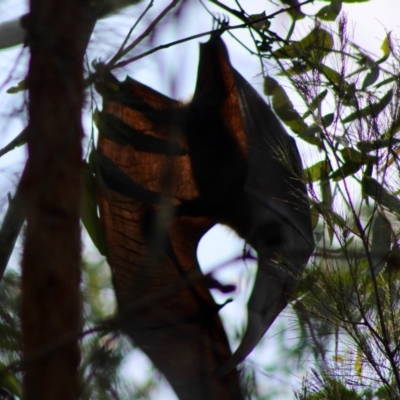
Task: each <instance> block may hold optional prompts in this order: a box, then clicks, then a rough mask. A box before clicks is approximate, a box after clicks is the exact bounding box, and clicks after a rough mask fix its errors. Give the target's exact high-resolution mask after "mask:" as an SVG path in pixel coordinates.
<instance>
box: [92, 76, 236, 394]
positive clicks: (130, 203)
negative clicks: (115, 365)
mask: <svg viewBox="0 0 400 400" xmlns="http://www.w3.org/2000/svg"><path fill="white" fill-rule="evenodd" d="M97 90H98V91H99V92H100V93H101V94H102V96H103V99H104V105H103V111H102V114H101V115H100V123H99V131H100V133H99V140H98V149H97V152H98V155H97V157H96V159H97V166H98V168H97V170H98V175H99V182H100V183H101V184H100V185H99V191H98V202H99V208H100V218H101V222H102V225H103V227H104V231H105V235H106V238H107V243H108V262H109V264H110V267H111V270H112V276H113V284H114V288H115V291H116V295H117V301H118V306H119V314H120V316H121V328H122V329H123V330H124V331H125V332H126V333H127V334H128V335H129V336H130V337H131V338H132V340H133V341H134V343H135V344H136V345H137V346H139V347H140V348H141V349H142V350H143V351H144V352H145V353H146V354H147V355H148V356H149V358H150V359H151V360H152V362H153V363H154V364H155V366H156V367H157V368H158V369H159V370H160V371H161V372H162V373H163V374H164V375H165V376H166V378H167V379H168V381H169V382H170V384H171V385H172V387H173V389H174V390H175V392H176V393H177V395H178V397H179V398H180V399H195V400H196V399H199V400H200V399H206V398H207V399H214V398H215V399H241V398H242V395H241V391H240V388H239V383H238V376H237V372H236V371H233V372H232V373H231V374H230V375H228V376H226V377H217V376H215V375H213V374H212V372H213V371H214V370H215V369H216V368H217V367H218V366H219V365H221V363H224V362H226V361H227V360H228V359H229V357H230V355H231V353H230V348H229V344H228V341H227V338H226V335H225V331H224V329H223V326H222V324H221V321H220V319H219V316H218V306H217V305H216V304H215V302H214V300H213V299H212V297H211V295H210V293H209V290H208V287H207V285H206V281H205V279H204V277H203V275H202V273H201V271H200V268H199V265H198V262H197V258H196V249H197V245H198V242H199V240H200V238H201V237H202V236H203V235H204V233H205V232H206V231H207V230H208V229H209V228H210V227H211V226H212V225H214V223H215V222H214V220H213V219H211V218H207V217H193V216H176V215H175V211H174V210H175V208H176V207H177V206H179V205H180V204H182V203H184V202H185V201H189V200H193V199H196V197H198V188H197V184H196V182H195V180H194V178H193V172H192V167H191V163H190V160H189V155H188V152H187V150H186V149H187V144H186V140H185V138H184V135H183V134H182V132H181V126H182V122H181V118H182V114H181V113H182V112H183V111H182V108H181V105H180V104H179V103H178V102H176V101H174V100H172V99H169V98H167V97H165V96H163V95H161V94H159V93H157V92H156V91H154V90H152V89H150V88H148V87H147V86H144V85H142V84H140V83H138V82H136V81H134V80H131V79H127V80H126V81H125V82H123V83H120V82H118V81H116V80H115V78H113V77H111V76H110V77H108V79H105V80H104V81H102V82H100V83H98V84H97Z"/></svg>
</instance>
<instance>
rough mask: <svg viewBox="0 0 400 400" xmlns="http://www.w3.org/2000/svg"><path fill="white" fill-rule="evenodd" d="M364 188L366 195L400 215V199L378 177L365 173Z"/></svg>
mask: <svg viewBox="0 0 400 400" xmlns="http://www.w3.org/2000/svg"><path fill="white" fill-rule="evenodd" d="M362 190H363V194H364V196H369V197H372V198H373V199H374V200H375V201H376V202H377V203H378V204H380V205H382V206H384V207H386V208H388V209H389V210H390V211H392V212H394V213H395V214H397V215H398V216H400V201H399V200H398V198H397V197H395V196H393V195H392V194H391V193H389V192H388V191H387V190H386V189H385V188H384V187H383V186H382V185H381V184H380V183H379V182H378V181H377V180H376V179H374V178H371V177H369V176H365V175H364V177H363V180H362Z"/></svg>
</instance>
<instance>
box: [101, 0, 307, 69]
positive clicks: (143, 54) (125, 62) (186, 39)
mask: <svg viewBox="0 0 400 400" xmlns="http://www.w3.org/2000/svg"><path fill="white" fill-rule="evenodd" d="M313 1H314V0H306V1H304V2H303V3H300V4H298V5H295V6H291V7H287V8H283V9H281V10H278V11H276V12H274V13H272V14H270V15H267V16H265V17H262V18H257V19H255V20H252V21H246V22H245V23H243V24H239V25H233V26H226V27H221V28H218V29H213V30H210V31H206V32H202V33H198V34H196V35H192V36H187V37H186V38H184V39H179V40H175V41H173V42H169V43H166V44H163V45H160V46H157V47H154V48H153V49H151V50H148V51H145V52H144V53H142V54H139V55H137V56H135V57H131V58H128V59H127V60H124V61H121V62H119V63H116V64H115V65H114V66H112V67H110V63H111V62H109V63H107V67H109V69H110V70H112V69H117V68H122V67H125V66H126V65H128V64H130V63H132V62H134V61H137V60H140V59H141V58H143V57H146V56H148V55H150V54H153V53H155V52H157V51H159V50H163V49H167V48H169V47H172V46H175V45H177V44H180V43H185V42H188V41H190V40H194V39H198V38H201V37H203V36H207V35H211V34H217V33H221V34H222V33H224V32H225V31H231V30H234V29H242V28H247V27H249V26H251V25H254V24H257V23H259V22H262V21H266V20H268V19H271V18H274V17H275V16H277V15H279V14H282V13H285V12H287V11H290V10H292V9H296V8H298V7H299V6H302V5H305V4H308V3H311V2H313ZM132 45H133V43H132ZM132 45H130V46H129V47H127V48H126V50H128V48H130V47H131V46H132ZM133 47H134V46H133Z"/></svg>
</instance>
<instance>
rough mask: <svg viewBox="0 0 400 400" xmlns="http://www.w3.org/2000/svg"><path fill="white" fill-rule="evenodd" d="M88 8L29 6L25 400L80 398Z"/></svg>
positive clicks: (78, 1)
mask: <svg viewBox="0 0 400 400" xmlns="http://www.w3.org/2000/svg"><path fill="white" fill-rule="evenodd" d="M86 4H87V2H86V1H82V0H65V1H61V2H60V1H57V0H31V3H30V15H29V17H28V19H27V23H26V24H27V30H28V42H29V43H28V44H29V46H30V49H31V60H30V64H29V73H28V78H27V84H28V89H29V126H30V129H29V132H28V150H29V159H28V164H27V167H26V171H25V172H26V173H25V174H24V178H23V182H22V185H23V189H24V194H25V199H26V215H27V229H26V241H25V249H24V254H23V261H22V306H21V321H22V331H23V335H22V340H23V356H24V360H25V361H26V362H27V363H26V370H25V377H24V387H23V390H24V395H23V396H24V399H26V400H28V399H29V400H33V399H35V400H38V399H40V400H50V399H60V398H62V399H63V400H69V399H77V398H79V392H80V389H79V387H80V377H79V373H78V367H79V361H80V353H79V346H78V335H77V334H78V333H79V330H80V328H81V298H80V292H79V281H80V272H79V268H80V260H81V248H80V247H81V244H80V223H79V214H80V201H81V173H82V158H81V157H82V154H81V153H82V150H81V139H82V125H81V109H82V104H83V88H84V86H83V56H84V51H85V44H86V43H85V42H86V38H87V29H85V25H86V22H87V20H85V15H86V12H87V7H86Z"/></svg>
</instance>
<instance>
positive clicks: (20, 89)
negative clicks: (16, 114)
mask: <svg viewBox="0 0 400 400" xmlns="http://www.w3.org/2000/svg"><path fill="white" fill-rule="evenodd" d="M24 90H26V82H25V79H23V80H22V81H19V82H18V84H17V86H12V87H10V88H8V89H7V93H9V94H15V93H19V92H23V91H24Z"/></svg>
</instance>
